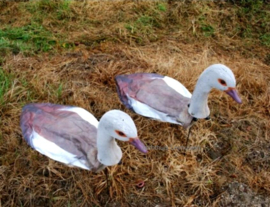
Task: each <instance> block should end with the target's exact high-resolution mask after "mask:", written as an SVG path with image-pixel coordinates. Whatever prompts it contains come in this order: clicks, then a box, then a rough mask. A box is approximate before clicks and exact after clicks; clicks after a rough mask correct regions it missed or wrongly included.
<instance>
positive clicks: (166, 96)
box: [115, 64, 241, 128]
mask: <svg viewBox="0 0 270 207" xmlns="http://www.w3.org/2000/svg"><path fill="white" fill-rule="evenodd" d="M115 81H116V85H117V92H118V96H119V98H120V100H121V102H122V103H123V104H124V105H125V106H126V107H127V108H129V109H131V110H133V111H134V112H135V113H137V114H140V115H142V116H145V117H150V118H152V119H156V120H160V121H164V122H170V123H173V124H180V125H182V126H184V127H185V128H187V127H189V126H191V125H192V122H193V121H194V120H197V119H204V118H205V119H208V118H209V117H210V116H209V115H210V110H209V107H208V104H207V100H208V94H209V92H210V91H211V89H212V88H216V89H219V90H221V91H225V92H226V93H227V94H228V95H229V96H231V97H232V98H233V99H234V100H235V101H236V102H237V103H241V99H240V97H239V96H238V94H237V91H236V88H235V87H236V80H235V77H234V74H233V72H232V71H231V69H230V68H228V67H227V66H225V65H222V64H214V65H211V66H209V67H208V68H207V69H205V70H204V71H203V73H202V74H201V75H200V77H199V79H198V81H197V84H196V86H195V90H194V92H193V95H191V93H190V92H189V91H188V90H187V89H186V87H185V86H183V85H182V84H181V83H180V82H178V81H177V80H175V79H173V78H170V77H168V76H162V75H159V74H155V73H135V74H130V75H118V76H116V77H115Z"/></svg>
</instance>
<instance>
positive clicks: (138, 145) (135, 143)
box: [129, 137, 147, 153]
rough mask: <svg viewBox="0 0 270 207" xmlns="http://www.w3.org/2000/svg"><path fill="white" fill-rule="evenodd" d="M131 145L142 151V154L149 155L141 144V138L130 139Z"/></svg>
mask: <svg viewBox="0 0 270 207" xmlns="http://www.w3.org/2000/svg"><path fill="white" fill-rule="evenodd" d="M129 143H130V144H132V145H133V146H134V147H136V148H137V149H138V150H140V151H141V152H142V153H147V148H146V146H145V145H144V144H143V143H142V142H141V140H140V139H139V138H137V137H136V138H129Z"/></svg>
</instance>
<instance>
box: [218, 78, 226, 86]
mask: <svg viewBox="0 0 270 207" xmlns="http://www.w3.org/2000/svg"><path fill="white" fill-rule="evenodd" d="M218 82H219V83H220V84H221V85H223V86H227V84H226V81H225V80H222V79H218Z"/></svg>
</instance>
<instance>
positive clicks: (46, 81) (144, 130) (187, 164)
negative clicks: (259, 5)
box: [0, 1, 270, 206]
mask: <svg viewBox="0 0 270 207" xmlns="http://www.w3.org/2000/svg"><path fill="white" fill-rule="evenodd" d="M150 4H154V3H150ZM134 5H135V6H137V7H135V8H136V9H137V10H138V11H142V10H143V9H146V5H148V3H146V2H141V3H140V4H138V5H136V4H135V3H134V2H127V3H124V2H121V1H119V2H115V3H110V4H109V3H108V2H106V6H105V3H104V2H92V3H85V6H84V7H78V6H75V5H73V7H72V9H73V10H76V11H75V12H76V13H77V14H78V16H77V17H76V18H75V17H74V18H75V20H74V22H73V23H74V24H71V26H70V28H68V32H69V34H70V41H71V40H72V39H73V38H75V39H76V38H78V40H80V41H86V42H87V41H89V42H91V41H93V40H95V41H96V40H97V38H99V34H100V33H101V32H102V35H101V36H106V37H108V36H110V37H113V39H114V40H115V39H117V41H116V42H111V41H104V42H99V44H98V45H96V46H93V47H92V46H91V47H88V46H87V45H85V44H79V45H78V46H77V47H76V49H75V50H73V51H71V52H59V54H54V55H51V54H49V53H48V54H42V56H38V55H37V56H34V57H25V56H23V55H21V54H19V55H17V56H8V57H7V58H6V60H5V63H4V64H3V69H4V71H5V72H7V73H10V74H13V76H14V77H13V79H12V80H13V82H12V87H11V88H10V90H9V91H8V93H6V94H5V97H4V98H5V105H2V106H0V114H1V121H0V124H1V133H0V153H1V156H0V206H19V205H21V206H213V205H218V204H220V205H222V204H223V203H224V202H223V201H222V202H221V203H219V202H220V200H221V199H223V198H221V195H222V193H223V192H225V190H226V187H227V186H228V184H229V183H231V182H234V181H238V182H241V183H244V184H246V185H247V186H249V187H250V188H251V189H252V190H253V191H254V192H255V193H258V194H260V195H263V196H269V195H270V182H269V176H270V175H269V156H270V155H269V143H268V142H269V140H268V139H269V138H268V135H269V133H270V132H269V126H270V122H269V115H270V114H269V103H270V102H269V100H270V98H269V95H270V85H269V83H270V73H269V69H270V68H269V66H267V65H266V64H265V63H263V60H262V58H260V57H258V56H259V54H266V53H267V51H266V50H265V48H263V47H260V48H257V49H256V51H255V52H256V54H257V55H256V54H255V55H254V56H249V57H248V58H247V57H246V56H245V54H243V50H242V49H239V51H237V49H235V50H234V49H230V50H229V51H230V52H228V51H226V50H225V49H224V48H226V47H229V45H230V44H238V43H239V41H240V40H239V39H236V40H235V39H233V38H224V36H222V33H218V35H219V36H220V37H219V40H220V41H219V42H218V43H217V42H216V41H215V40H213V39H209V40H205V39H203V40H201V39H200V38H198V39H197V41H195V42H186V41H185V39H186V38H187V36H185V35H183V34H180V33H173V34H172V35H165V34H162V35H164V38H161V39H160V40H159V41H155V42H151V41H150V40H149V37H145V39H146V40H145V43H144V44H134V42H133V40H132V41H128V40H129V39H130V38H132V37H130V36H128V35H130V34H125V33H123V32H120V30H121V29H119V28H122V27H123V24H122V23H121V21H120V20H121V18H120V17H121V15H120V14H119V15H118V14H117V12H120V10H121V11H122V12H124V14H125V15H127V16H125V21H126V20H128V19H132V18H136V17H134V16H133V15H132V12H134ZM14 6H16V4H15V5H14ZM183 6H184V5H183V3H179V4H177V7H175V9H174V10H173V12H172V13H171V14H170V15H171V16H170V18H169V17H168V21H179V22H181V21H182V19H181V18H184V17H181V16H179V15H177V14H179V13H178V12H179V11H178V10H181V9H183V10H185V9H186V8H185V7H183ZM201 8H203V10H204V11H205V12H206V13H207V12H209V15H212V14H213V12H215V11H213V10H211V11H208V10H207V8H209V6H207V5H205V4H203V3H200V2H196V3H194V8H193V9H194V10H192V11H193V12H194V14H193V15H194V16H196V14H197V13H198V12H199V11H198V10H199V9H201ZM148 12H149V11H148ZM196 12H197V13H196ZM182 13H184V11H182ZM128 14H130V16H129V15H128ZM191 14H192V12H191ZM222 15H227V14H226V10H225V12H224V13H222ZM176 17H177V18H176ZM72 18H73V17H72ZM83 18H85V20H88V19H92V20H95V21H96V22H95V24H96V25H99V24H102V23H103V22H106V21H108V19H110V21H111V22H117V21H119V22H120V23H119V24H117V26H116V27H115V28H114V27H113V26H111V25H110V24H109V23H108V27H107V29H105V30H104V26H102V27H101V28H99V27H98V26H96V27H94V26H93V25H92V26H91V27H89V28H87V27H79V26H78V25H77V27H76V21H77V22H79V21H82V19H83ZM189 18H193V17H192V15H191V16H190V17H189ZM23 21H25V20H22V22H23ZM213 21H214V19H213ZM43 23H44V25H47V26H48V27H50V26H52V20H51V19H50V18H48V19H47V20H46V21H45V20H44V22H43ZM54 23H55V22H54ZM14 24H15V25H16V24H19V22H16V21H15V22H14ZM104 24H107V23H104ZM85 26H86V25H85ZM72 28H73V29H72ZM74 28H77V29H78V28H79V30H78V31H76V30H75V29H74ZM82 28H83V29H82ZM190 29H191V30H192V29H193V28H192V27H191V28H190ZM195 30H196V26H195ZM63 31H64V30H63ZM59 32H61V29H60V31H59ZM164 33H165V32H164ZM84 35H85V36H84ZM82 36H84V38H86V39H82ZM86 36H87V37H86ZM223 38H224V39H223ZM200 40H201V41H200ZM221 40H222V41H221ZM240 45H241V44H240ZM258 51H259V52H258ZM213 63H223V64H226V65H227V66H229V67H230V68H231V69H232V70H233V72H234V74H235V76H236V79H237V83H238V85H237V88H238V91H239V94H240V95H241V98H242V100H243V104H242V105H237V104H236V103H234V102H233V101H232V100H231V99H230V97H228V96H226V95H225V94H223V93H221V92H219V91H212V92H211V95H210V98H209V105H210V109H211V116H212V120H211V121H199V122H198V123H196V125H195V126H194V128H193V130H192V134H191V140H190V143H189V145H190V146H193V147H194V148H193V149H190V150H189V151H188V153H187V156H184V155H183V153H182V151H181V150H178V149H179V148H177V147H181V146H183V145H184V143H185V138H186V131H185V130H184V129H183V128H181V127H179V126H177V125H172V124H168V123H161V122H157V121H153V120H150V119H147V118H144V117H141V116H138V115H136V114H134V113H132V112H130V111H128V110H127V109H125V108H124V106H123V105H122V104H121V103H120V101H119V99H118V97H117V93H116V87H115V82H114V76H115V75H116V74H124V73H135V72H156V73H160V74H163V75H168V76H171V77H173V78H175V79H177V80H179V81H180V82H182V83H183V84H184V85H185V86H186V87H187V88H188V89H189V90H190V91H191V92H192V91H193V89H194V86H195V84H196V80H197V78H198V76H199V75H200V73H201V72H202V71H203V70H204V69H205V68H206V67H208V66H209V65H210V64H213ZM60 85H62V89H61V92H57V90H58V89H59V86H60ZM28 102H52V103H58V104H67V105H76V106H80V107H83V108H85V109H87V110H88V111H89V112H91V113H93V114H94V115H95V116H96V117H97V118H98V119H99V118H100V117H101V116H102V115H103V114H104V113H105V112H106V111H108V110H110V109H121V110H123V111H125V112H127V113H128V114H130V115H131V116H132V118H133V119H134V121H135V123H136V126H137V128H138V132H139V137H140V138H141V140H143V142H144V143H145V144H146V145H147V146H148V147H155V146H158V147H159V148H158V149H152V150H149V153H148V154H147V155H143V154H141V153H140V152H138V151H137V150H135V149H134V148H133V147H132V146H129V145H127V144H126V143H119V145H120V146H121V148H122V150H123V154H124V157H123V160H122V162H123V164H122V165H117V166H113V167H109V168H108V174H109V181H108V184H109V190H108V189H107V183H106V180H105V179H106V177H105V173H104V172H101V173H99V174H94V173H92V172H88V171H85V170H81V169H76V168H68V167H67V166H64V165H62V164H60V163H57V162H54V161H52V160H50V159H48V158H46V157H44V156H43V155H41V154H39V153H38V152H35V151H33V150H32V149H30V147H29V146H28V145H27V144H26V143H25V142H24V141H23V140H22V135H21V131H20V128H19V116H20V111H21V108H22V105H24V104H25V103H28ZM140 180H143V181H144V182H145V186H144V187H143V188H138V187H137V186H136V185H137V183H138V182H139V181H140ZM225 203H226V202H225Z"/></svg>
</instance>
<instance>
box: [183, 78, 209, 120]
mask: <svg viewBox="0 0 270 207" xmlns="http://www.w3.org/2000/svg"><path fill="white" fill-rule="evenodd" d="M204 77H205V76H202V77H200V78H199V80H198V82H197V84H196V86H195V90H194V92H193V94H192V97H191V101H190V105H189V108H188V112H189V114H190V115H191V116H193V117H195V118H198V119H203V118H206V117H208V116H209V115H210V110H209V107H208V104H207V101H208V94H209V92H210V90H211V89H212V88H211V87H210V86H209V84H208V82H207V80H205V79H204Z"/></svg>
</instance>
